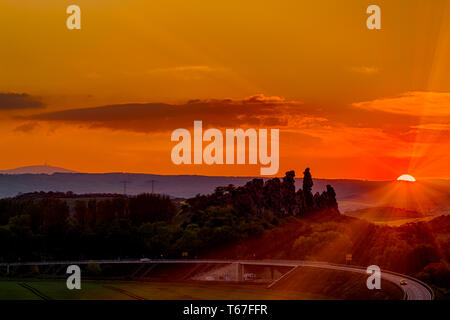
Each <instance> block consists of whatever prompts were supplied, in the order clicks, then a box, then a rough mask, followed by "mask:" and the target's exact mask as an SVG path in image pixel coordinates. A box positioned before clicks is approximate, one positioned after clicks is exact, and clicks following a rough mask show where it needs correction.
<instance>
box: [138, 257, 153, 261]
mask: <svg viewBox="0 0 450 320" xmlns="http://www.w3.org/2000/svg"><path fill="white" fill-rule="evenodd" d="M139 261H140V262H150V261H151V260H150V259H149V258H142V259H140V260H139Z"/></svg>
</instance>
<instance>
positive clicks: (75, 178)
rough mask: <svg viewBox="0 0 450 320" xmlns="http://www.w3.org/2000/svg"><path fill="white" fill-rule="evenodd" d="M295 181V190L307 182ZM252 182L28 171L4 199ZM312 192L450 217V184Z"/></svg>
mask: <svg viewBox="0 0 450 320" xmlns="http://www.w3.org/2000/svg"><path fill="white" fill-rule="evenodd" d="M298 176H300V177H296V187H297V188H301V185H302V179H301V174H298ZM251 179H253V177H214V176H196V175H154V174H136V173H76V172H74V171H71V170H67V169H63V168H58V167H52V166H29V167H22V168H17V169H12V170H5V171H0V198H5V197H14V196H16V195H18V194H20V193H27V192H35V191H46V192H48V191H60V192H67V191H72V192H74V193H77V194H84V193H119V194H123V193H126V194H127V195H136V194H139V193H144V192H152V188H153V191H154V192H155V193H161V194H167V195H169V196H172V197H177V198H189V197H193V196H195V195H197V194H208V193H212V192H214V189H215V188H216V187H218V186H227V185H229V184H233V185H235V186H242V185H244V184H245V183H247V182H248V181H250V180H251ZM313 180H314V187H313V192H322V191H323V190H325V189H326V185H327V184H330V185H332V186H333V187H334V189H335V190H336V194H337V200H338V203H339V208H340V210H341V212H347V211H352V210H358V209H365V208H371V207H395V208H403V209H408V210H415V211H418V212H421V213H424V214H427V215H428V214H432V215H441V214H450V181H449V180H427V181H423V182H414V183H401V182H397V181H362V180H346V179H314V176H313Z"/></svg>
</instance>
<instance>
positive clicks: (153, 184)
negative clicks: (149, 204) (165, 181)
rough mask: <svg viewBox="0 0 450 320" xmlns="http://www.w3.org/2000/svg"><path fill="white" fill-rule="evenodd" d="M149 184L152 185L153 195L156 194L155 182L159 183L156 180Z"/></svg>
mask: <svg viewBox="0 0 450 320" xmlns="http://www.w3.org/2000/svg"><path fill="white" fill-rule="evenodd" d="M147 182H151V183H152V194H153V193H154V192H155V182H157V181H156V180H148V181H147Z"/></svg>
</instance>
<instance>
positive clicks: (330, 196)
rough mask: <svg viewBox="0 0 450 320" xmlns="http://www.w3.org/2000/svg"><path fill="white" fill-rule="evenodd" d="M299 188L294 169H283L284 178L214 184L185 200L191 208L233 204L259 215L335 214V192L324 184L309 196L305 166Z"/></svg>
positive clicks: (336, 211) (310, 191)
mask: <svg viewBox="0 0 450 320" xmlns="http://www.w3.org/2000/svg"><path fill="white" fill-rule="evenodd" d="M303 175H304V176H303V189H298V190H297V191H296V188H295V172H294V171H288V172H286V175H285V177H284V178H283V179H282V180H281V181H280V179H279V178H273V179H269V180H267V181H265V182H264V180H263V179H253V180H251V181H249V182H247V183H246V184H245V185H244V186H242V187H237V188H236V187H235V186H233V185H229V186H227V187H217V188H216V189H215V192H214V193H213V194H211V195H206V196H205V195H198V196H196V197H194V198H191V199H188V200H187V203H188V204H189V206H190V207H191V209H194V210H202V209H205V208H207V207H208V206H211V205H213V206H223V207H224V206H233V207H234V208H235V209H236V210H237V211H239V212H241V213H242V214H251V213H254V214H261V213H263V212H265V211H266V210H270V211H271V212H272V213H273V214H275V215H277V216H302V215H310V214H315V213H318V212H326V213H328V214H332V215H333V214H339V209H338V203H337V201H336V192H335V191H334V189H333V187H332V186H330V185H327V189H326V190H325V191H323V192H322V193H319V192H317V193H316V194H314V195H313V193H312V187H313V185H314V183H313V179H312V176H311V172H310V169H309V168H306V170H305V171H304V172H303Z"/></svg>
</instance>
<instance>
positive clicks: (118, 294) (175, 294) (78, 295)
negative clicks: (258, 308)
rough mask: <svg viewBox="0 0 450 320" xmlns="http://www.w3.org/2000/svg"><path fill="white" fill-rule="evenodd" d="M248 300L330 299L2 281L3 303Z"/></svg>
mask: <svg viewBox="0 0 450 320" xmlns="http://www.w3.org/2000/svg"><path fill="white" fill-rule="evenodd" d="M42 299H54V300H142V299H153V300H166V299H175V300H191V299H192V300H195V299H217V300H230V299H233V300H234V299H236V300H245V299H249V300H251V299H275V300H280V299H295V300H301V299H327V297H326V296H323V295H319V294H311V293H301V292H295V291H283V292H281V291H277V290H271V289H266V288H265V287H264V286H259V285H245V286H244V285H233V284H228V285H226V284H224V285H210V284H196V283H195V284H194V283H162V282H127V281H84V282H83V283H82V288H81V290H68V289H67V287H66V283H65V279H61V280H30V279H16V280H0V300H42Z"/></svg>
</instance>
